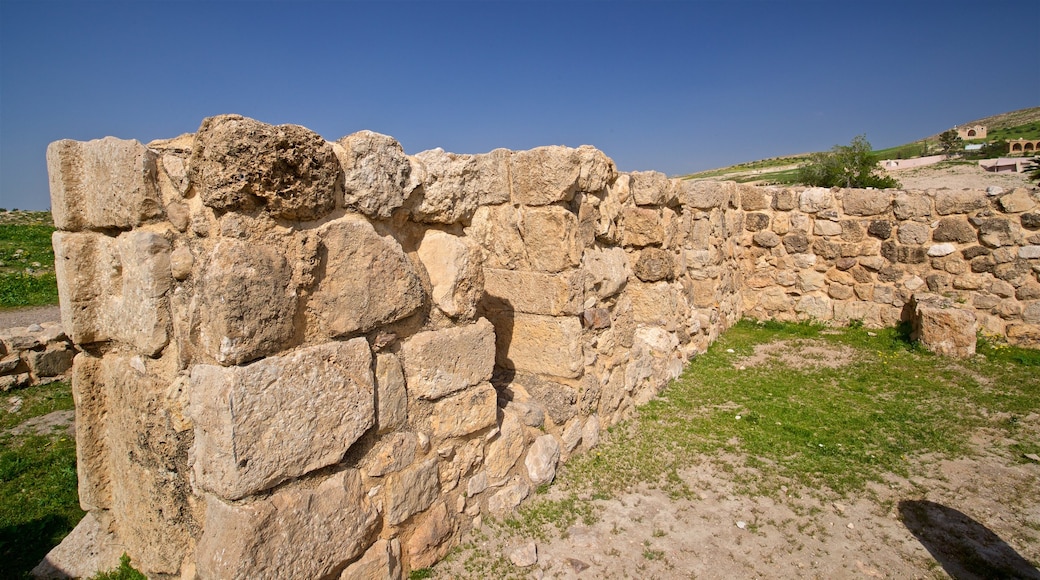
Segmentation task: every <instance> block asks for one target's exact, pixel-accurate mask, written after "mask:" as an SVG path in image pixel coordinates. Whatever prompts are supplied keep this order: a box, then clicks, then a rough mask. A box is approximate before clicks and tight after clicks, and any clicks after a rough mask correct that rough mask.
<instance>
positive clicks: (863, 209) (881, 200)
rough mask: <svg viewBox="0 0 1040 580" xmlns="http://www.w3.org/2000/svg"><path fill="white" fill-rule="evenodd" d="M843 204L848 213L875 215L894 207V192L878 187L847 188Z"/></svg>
mask: <svg viewBox="0 0 1040 580" xmlns="http://www.w3.org/2000/svg"><path fill="white" fill-rule="evenodd" d="M843 195H844V198H843V199H842V204H843V205H844V207H845V213H846V214H847V215H861V216H874V215H878V214H882V213H885V212H887V211H888V209H889V208H890V207H892V193H891V192H888V191H882V190H876V189H846V190H844V191H843Z"/></svg>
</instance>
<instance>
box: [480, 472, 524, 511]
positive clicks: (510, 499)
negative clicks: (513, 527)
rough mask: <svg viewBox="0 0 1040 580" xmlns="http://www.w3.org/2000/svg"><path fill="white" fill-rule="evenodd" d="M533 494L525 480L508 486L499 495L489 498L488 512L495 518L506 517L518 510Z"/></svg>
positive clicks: (516, 481)
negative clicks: (521, 503)
mask: <svg viewBox="0 0 1040 580" xmlns="http://www.w3.org/2000/svg"><path fill="white" fill-rule="evenodd" d="M530 493H531V487H530V486H529V485H528V484H527V482H526V481H524V480H523V479H517V480H515V482H514V483H512V484H510V485H506V486H505V487H503V488H502V489H501V490H499V491H498V493H496V494H494V495H492V496H491V497H489V498H488V504H487V505H488V511H489V512H491V515H494V516H504V515H507V514H509V513H510V512H511V511H513V510H514V509H516V507H517V506H518V505H520V502H522V501H524V498H526V497H527V496H528V495H530Z"/></svg>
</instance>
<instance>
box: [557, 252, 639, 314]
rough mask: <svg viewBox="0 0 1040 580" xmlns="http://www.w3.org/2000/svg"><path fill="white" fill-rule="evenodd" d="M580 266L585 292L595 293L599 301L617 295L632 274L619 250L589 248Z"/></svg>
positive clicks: (622, 253)
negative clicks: (583, 273) (583, 272)
mask: <svg viewBox="0 0 1040 580" xmlns="http://www.w3.org/2000/svg"><path fill="white" fill-rule="evenodd" d="M581 266H582V270H584V271H585V272H586V273H587V278H586V280H587V284H588V286H587V288H586V290H587V291H588V292H590V293H595V294H596V296H598V297H599V298H600V300H603V299H606V298H609V297H611V296H613V295H615V294H617V293H618V292H619V291H620V290H621V288H622V287H624V285H625V283H626V282H627V281H628V278H629V277H630V276H631V274H632V272H631V270H630V269H629V267H628V258H627V257H626V254H625V251H624V250H622V249H621V248H589V249H588V250H586V251H585V255H584V256H583V257H582V262H581ZM545 314H552V313H549V312H547V313H545ZM561 314H567V312H561Z"/></svg>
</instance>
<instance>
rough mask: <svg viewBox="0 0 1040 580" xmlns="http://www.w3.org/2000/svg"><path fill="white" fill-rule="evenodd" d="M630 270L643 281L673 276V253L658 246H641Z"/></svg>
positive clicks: (671, 277) (653, 280)
mask: <svg viewBox="0 0 1040 580" xmlns="http://www.w3.org/2000/svg"><path fill="white" fill-rule="evenodd" d="M638 256H639V257H638V258H637V259H636V263H635V265H634V266H633V267H632V271H633V272H634V273H635V275H636V277H638V278H639V279H640V280H642V281H644V282H658V281H661V280H672V279H674V278H675V269H676V263H675V254H673V253H672V252H669V251H666V250H662V249H660V248H643V249H642V250H639V252H638Z"/></svg>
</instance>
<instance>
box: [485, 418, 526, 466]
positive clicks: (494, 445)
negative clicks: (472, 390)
mask: <svg viewBox="0 0 1040 580" xmlns="http://www.w3.org/2000/svg"><path fill="white" fill-rule="evenodd" d="M499 417H500V418H501V419H500V424H499V427H498V437H496V438H495V439H493V440H491V442H490V443H488V447H487V453H486V454H485V462H484V465H485V468H486V470H487V476H488V478H490V479H491V481H492V482H494V481H497V480H500V479H502V478H503V477H505V476H506V474H507V473H509V470H510V469H512V468H513V466H514V465H516V462H517V460H518V459H520V456H521V455H523V453H524V447H525V441H524V426H523V425H522V424H521V422H520V419H519V418H518V417H517V415H516V413H514V412H512V411H510V410H509V409H506V410H504V411H503V412H502V413H500V414H499Z"/></svg>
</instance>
